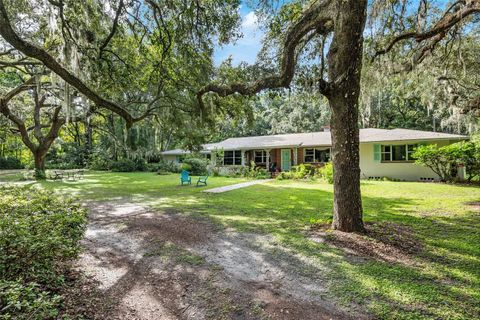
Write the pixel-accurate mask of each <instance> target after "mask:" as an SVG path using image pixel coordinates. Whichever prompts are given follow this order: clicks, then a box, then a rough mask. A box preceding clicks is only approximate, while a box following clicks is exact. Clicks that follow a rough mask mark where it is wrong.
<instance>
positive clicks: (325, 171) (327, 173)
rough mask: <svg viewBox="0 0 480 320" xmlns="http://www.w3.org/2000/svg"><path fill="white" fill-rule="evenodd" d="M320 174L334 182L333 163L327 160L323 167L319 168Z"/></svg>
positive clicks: (327, 180) (325, 179)
mask: <svg viewBox="0 0 480 320" xmlns="http://www.w3.org/2000/svg"><path fill="white" fill-rule="evenodd" d="M317 172H318V176H319V177H320V178H321V179H322V180H323V181H326V182H328V183H330V184H333V164H332V163H331V162H327V163H326V164H325V165H324V166H323V167H321V168H318V170H317Z"/></svg>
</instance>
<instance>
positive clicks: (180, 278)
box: [78, 202, 359, 320]
mask: <svg viewBox="0 0 480 320" xmlns="http://www.w3.org/2000/svg"><path fill="white" fill-rule="evenodd" d="M88 207H89V209H90V224H89V227H88V230H87V233H86V237H85V239H84V241H83V244H84V246H85V248H86V250H85V251H84V253H83V254H82V256H81V258H80V260H79V261H78V265H79V268H80V269H81V270H83V271H85V272H86V273H87V274H88V275H91V276H93V278H94V279H95V280H97V282H98V289H99V290H100V292H101V294H102V295H103V300H102V306H99V308H98V313H97V315H96V316H95V317H96V318H98V319H305V320H307V319H349V318H352V319H353V318H355V319H359V316H358V315H355V316H349V315H347V314H345V313H343V312H341V311H339V310H338V309H337V308H336V307H335V306H334V305H333V304H332V303H330V302H328V301H326V300H323V299H322V298H321V297H322V295H323V294H324V293H325V290H326V288H325V287H324V285H323V281H322V279H321V278H311V277H308V278H307V277H305V276H302V275H300V274H299V273H298V270H299V269H302V266H303V265H304V264H305V263H306V262H305V261H302V260H301V259H300V258H299V257H296V256H295V255H294V254H292V253H289V252H287V251H285V250H283V248H278V247H276V246H274V245H271V244H270V243H272V241H271V238H270V237H269V236H264V235H256V234H245V233H236V232H234V231H232V230H222V229H220V228H219V227H218V226H216V225H214V224H212V223H210V222H209V221H208V220H206V219H204V218H201V217H194V216H187V215H182V214H179V213H177V212H155V211H153V210H152V209H149V208H147V207H143V206H139V205H137V204H132V203H119V202H117V203H116V204H107V203H89V204H88Z"/></svg>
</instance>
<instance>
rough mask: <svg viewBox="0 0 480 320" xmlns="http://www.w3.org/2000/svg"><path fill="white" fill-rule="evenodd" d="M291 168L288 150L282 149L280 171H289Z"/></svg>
mask: <svg viewBox="0 0 480 320" xmlns="http://www.w3.org/2000/svg"><path fill="white" fill-rule="evenodd" d="M291 166H292V160H291V151H290V149H282V171H290V167H291Z"/></svg>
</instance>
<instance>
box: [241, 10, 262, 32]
mask: <svg viewBox="0 0 480 320" xmlns="http://www.w3.org/2000/svg"><path fill="white" fill-rule="evenodd" d="M242 29H243V30H252V29H258V17H257V15H256V14H255V12H254V11H250V12H249V13H247V15H245V17H243V19H242Z"/></svg>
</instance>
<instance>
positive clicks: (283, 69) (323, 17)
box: [197, 0, 334, 111]
mask: <svg viewBox="0 0 480 320" xmlns="http://www.w3.org/2000/svg"><path fill="white" fill-rule="evenodd" d="M332 3H333V1H331V0H325V1H316V2H315V3H314V4H313V5H312V6H311V7H309V8H308V9H306V10H305V11H304V13H303V14H302V16H301V18H300V19H299V20H298V21H296V22H295V23H294V24H293V25H291V26H290V27H289V28H288V29H287V32H286V36H285V39H284V41H283V49H282V56H281V60H280V74H278V75H272V76H268V77H265V78H262V79H259V80H257V81H255V82H253V83H251V84H244V83H233V84H230V85H218V84H213V83H212V84H208V85H206V86H204V87H203V88H201V89H200V90H199V91H198V92H197V99H198V102H199V105H200V110H202V111H204V110H205V105H204V103H203V99H202V98H203V95H205V94H206V93H208V92H214V93H216V94H218V95H219V96H220V97H226V96H229V95H232V94H235V93H239V94H241V95H253V94H256V93H258V92H260V91H262V90H265V89H273V88H282V87H288V86H289V85H290V82H291V81H292V79H293V76H294V73H295V66H296V62H297V61H296V60H297V59H296V58H297V47H298V45H299V44H300V42H301V41H302V39H303V38H304V37H305V36H306V35H308V34H309V33H310V32H311V31H316V33H317V34H322V35H326V34H328V33H330V32H331V31H332V30H333V22H332V16H333V14H332V10H334V6H333V4H332ZM320 84H321V85H320V88H321V89H323V90H324V91H323V92H322V93H323V94H325V95H328V91H329V90H328V87H329V86H328V85H327V84H326V82H325V81H324V82H321V83H320Z"/></svg>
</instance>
